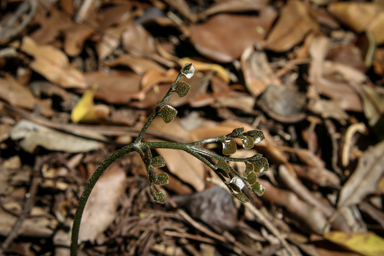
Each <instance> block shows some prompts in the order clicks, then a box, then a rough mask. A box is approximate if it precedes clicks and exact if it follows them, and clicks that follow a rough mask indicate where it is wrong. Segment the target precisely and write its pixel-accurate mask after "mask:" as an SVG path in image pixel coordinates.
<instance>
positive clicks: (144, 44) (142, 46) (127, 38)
mask: <svg viewBox="0 0 384 256" xmlns="http://www.w3.org/2000/svg"><path fill="white" fill-rule="evenodd" d="M121 37H122V45H123V48H124V50H126V51H127V52H131V54H133V53H134V54H137V55H142V54H143V53H145V54H154V53H155V52H156V48H155V39H154V38H153V37H152V35H151V34H149V33H148V31H147V30H145V28H143V26H141V25H140V24H137V23H136V22H131V23H130V25H129V27H127V29H125V30H124V32H123V33H122V35H121Z"/></svg>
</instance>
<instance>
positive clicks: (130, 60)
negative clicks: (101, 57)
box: [104, 54, 165, 75]
mask: <svg viewBox="0 0 384 256" xmlns="http://www.w3.org/2000/svg"><path fill="white" fill-rule="evenodd" d="M104 64H105V65H106V66H108V67H114V66H118V65H121V66H128V67H130V68H131V69H132V70H133V71H134V72H135V73H136V74H138V75H143V74H145V73H146V72H148V71H150V70H156V71H159V72H161V73H164V72H165V69H164V68H163V67H162V66H160V65H159V64H157V63H156V62H154V61H152V60H150V59H147V58H142V57H133V56H131V55H129V54H124V55H121V56H119V57H117V58H116V59H114V60H111V61H107V62H105V63H104Z"/></svg>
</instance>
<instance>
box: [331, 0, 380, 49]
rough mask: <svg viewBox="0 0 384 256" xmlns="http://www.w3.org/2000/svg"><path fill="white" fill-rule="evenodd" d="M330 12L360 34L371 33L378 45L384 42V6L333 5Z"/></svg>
mask: <svg viewBox="0 0 384 256" xmlns="http://www.w3.org/2000/svg"><path fill="white" fill-rule="evenodd" d="M328 10H329V12H330V13H332V14H333V15H334V16H335V17H336V18H338V19H339V20H341V22H343V23H345V24H346V25H347V26H349V27H351V28H352V29H353V30H355V31H356V32H358V33H361V32H363V31H370V32H371V33H372V35H373V37H374V38H375V41H376V43H377V44H381V43H383V42H384V35H383V33H382V31H383V29H384V5H383V4H380V3H374V2H373V3H368V2H337V3H331V4H330V5H329V6H328Z"/></svg>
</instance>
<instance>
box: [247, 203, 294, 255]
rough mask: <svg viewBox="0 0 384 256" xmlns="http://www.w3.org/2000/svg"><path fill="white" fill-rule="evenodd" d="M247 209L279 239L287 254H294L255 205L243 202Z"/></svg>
mask: <svg viewBox="0 0 384 256" xmlns="http://www.w3.org/2000/svg"><path fill="white" fill-rule="evenodd" d="M244 205H245V207H246V208H248V210H250V211H251V212H252V213H253V214H254V215H255V216H256V217H257V218H258V219H259V221H260V223H261V224H262V225H264V226H265V227H266V228H267V229H268V230H269V231H271V233H272V234H273V235H274V236H276V237H277V239H279V241H280V243H281V244H282V245H283V246H284V248H285V249H286V250H287V251H288V254H289V255H291V256H294V255H295V253H294V251H293V250H292V248H291V247H290V246H289V244H288V243H287V241H285V239H284V237H283V236H282V235H281V234H280V232H279V230H277V228H276V227H275V226H274V225H273V224H272V223H271V222H270V221H269V220H268V219H267V218H266V217H265V216H264V214H263V213H262V212H260V211H259V209H257V208H256V207H255V206H253V205H252V204H250V203H248V204H244Z"/></svg>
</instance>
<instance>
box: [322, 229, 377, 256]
mask: <svg viewBox="0 0 384 256" xmlns="http://www.w3.org/2000/svg"><path fill="white" fill-rule="evenodd" d="M324 238H325V239H327V240H329V241H331V242H333V243H335V244H338V245H341V246H343V247H346V248H347V249H349V250H351V251H354V252H357V253H360V254H362V255H365V256H380V255H384V239H383V238H381V237H379V236H377V235H376V234H374V233H372V232H364V233H354V234H346V233H344V232H339V231H331V232H326V233H324Z"/></svg>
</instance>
